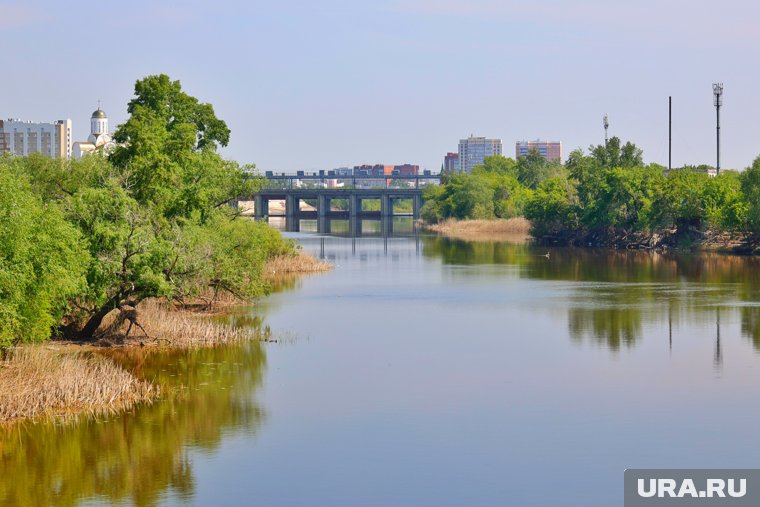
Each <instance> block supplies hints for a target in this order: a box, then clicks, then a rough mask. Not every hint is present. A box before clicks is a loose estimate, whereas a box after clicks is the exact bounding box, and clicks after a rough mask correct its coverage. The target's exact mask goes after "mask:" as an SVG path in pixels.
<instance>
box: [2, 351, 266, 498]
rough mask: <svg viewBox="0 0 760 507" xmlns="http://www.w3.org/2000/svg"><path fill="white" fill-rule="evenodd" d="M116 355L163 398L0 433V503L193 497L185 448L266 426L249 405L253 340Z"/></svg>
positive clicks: (258, 363) (262, 360)
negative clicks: (0, 474)
mask: <svg viewBox="0 0 760 507" xmlns="http://www.w3.org/2000/svg"><path fill="white" fill-rule="evenodd" d="M114 356H115V357H114V358H115V360H117V361H118V362H119V363H120V364H123V365H124V367H125V368H127V369H130V370H133V371H135V374H137V375H138V376H140V377H142V378H146V379H149V380H153V381H156V382H157V383H159V384H160V385H161V386H162V389H164V394H163V396H162V398H163V399H162V400H160V401H158V402H156V403H154V404H152V405H150V406H142V407H139V408H137V409H135V410H134V411H132V412H130V413H127V414H124V415H122V416H119V417H116V418H114V419H112V420H109V421H96V420H92V419H89V420H88V419H84V420H82V421H81V422H79V423H77V424H67V425H63V426H61V425H56V424H53V423H41V424H36V425H26V426H19V427H16V428H13V429H9V430H6V431H4V432H2V433H0V457H1V458H2V463H3V467H4V470H6V471H7V473H6V474H5V476H4V480H2V481H0V505H63V506H67V505H77V504H79V503H80V502H81V501H82V500H84V499H87V498H93V497H99V498H101V499H103V500H105V501H108V502H109V503H113V502H120V501H128V502H131V503H134V504H135V505H138V506H146V505H155V504H156V503H157V502H158V501H159V499H160V498H162V496H163V495H164V494H165V493H167V492H168V491H169V490H171V491H172V492H174V493H175V494H177V495H178V496H179V497H181V498H183V497H184V498H189V497H190V496H192V494H193V488H194V479H193V471H192V464H191V463H190V461H189V459H188V454H187V452H188V448H189V447H196V448H202V449H206V450H213V449H216V448H217V447H218V446H219V444H220V442H221V439H222V434H223V433H224V432H225V431H229V430H230V429H235V430H237V431H242V432H249V433H253V432H255V431H256V429H257V428H258V427H259V426H260V425H261V424H262V422H263V419H264V414H263V411H262V409H261V408H260V407H259V406H258V404H257V403H256V402H255V400H254V399H253V393H254V392H255V391H256V389H257V388H258V387H259V386H260V385H261V382H262V374H263V371H264V368H265V365H266V357H265V352H264V349H263V346H262V345H261V344H260V343H258V342H249V343H246V344H244V345H241V346H237V347H217V348H205V349H199V350H194V351H153V352H150V353H145V352H143V351H141V350H136V349H126V350H121V351H117V352H115V353H114ZM178 382H181V383H182V385H181V386H180V385H179V384H178Z"/></svg>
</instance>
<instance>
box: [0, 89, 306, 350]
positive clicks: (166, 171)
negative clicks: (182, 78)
mask: <svg viewBox="0 0 760 507" xmlns="http://www.w3.org/2000/svg"><path fill="white" fill-rule="evenodd" d="M129 111H130V113H131V116H130V118H129V119H128V120H127V122H126V123H125V124H124V125H121V126H120V127H119V129H118V130H117V133H116V136H115V138H116V139H117V141H118V142H119V143H121V145H120V146H119V147H118V148H117V149H116V150H115V151H114V153H113V154H112V156H111V157H110V158H105V157H103V156H100V155H92V156H88V157H85V158H84V159H83V160H80V161H74V160H72V161H61V160H53V159H49V158H46V157H43V156H39V155H34V156H30V157H25V158H14V159H7V160H6V162H5V164H6V165H8V166H9V167H11V168H12V170H13V171H14V173H15V174H17V175H18V176H19V177H20V178H23V179H28V181H29V185H27V187H28V193H30V195H31V193H32V192H33V193H34V194H36V196H33V197H34V199H32V198H31V197H30V198H29V199H30V200H29V201H28V202H27V201H24V205H25V206H27V207H28V208H29V210H30V211H29V216H30V217H37V216H41V215H43V214H44V215H45V216H46V220H37V222H38V224H37V225H36V227H37V229H34V227H33V226H34V223H32V222H30V223H29V224H26V223H25V222H18V223H16V224H13V225H14V227H17V228H18V227H26V228H27V229H23V230H22V229H19V230H18V232H13V233H12V234H11V235H10V237H12V238H17V239H18V240H19V241H20V240H22V239H23V240H24V241H27V242H29V243H31V245H29V246H28V247H29V248H30V249H33V248H38V249H41V250H42V249H51V250H55V253H56V254H57V255H58V256H59V257H61V258H62V259H63V258H66V259H70V265H71V269H70V270H69V269H68V268H67V264H66V263H64V262H63V261H59V260H58V258H56V257H55V256H52V257H51V258H50V259H49V262H51V263H52V264H53V266H54V268H50V269H51V270H53V269H58V268H59V267H60V270H61V271H66V273H59V275H61V276H60V277H59V278H60V280H58V282H59V285H61V287H63V288H59V287H58V286H56V285H55V284H52V286H53V288H51V289H50V290H51V291H53V290H58V293H56V297H55V298H52V296H51V298H52V299H51V301H52V302H51V303H49V305H48V306H49V307H50V308H48V307H46V306H44V305H41V306H40V308H42V309H43V310H45V311H47V312H48V314H49V315H50V316H51V317H50V318H51V319H52V320H51V321H50V322H47V323H46V324H45V325H46V326H47V328H48V330H47V332H43V331H41V330H39V329H37V331H35V333H33V334H32V335H30V336H33V337H35V338H38V337H42V338H44V337H47V336H48V335H49V328H50V326H51V325H53V324H55V323H57V322H60V317H61V316H62V315H61V314H62V312H61V310H62V309H63V308H64V306H65V303H66V302H67V301H68V303H70V305H69V308H70V311H68V312H67V314H66V315H65V317H64V319H63V320H64V321H65V323H66V326H65V327H64V330H65V331H66V332H67V333H70V334H74V335H77V336H79V337H82V338H91V337H93V336H94V333H95V331H96V330H97V328H98V327H99V325H100V323H101V322H102V319H103V318H104V316H105V315H106V314H107V313H108V312H110V311H111V310H113V309H115V308H122V307H124V306H134V305H136V304H137V303H139V302H140V301H141V300H143V299H145V298H148V297H156V296H158V297H165V298H175V299H185V298H188V297H195V296H199V295H201V294H205V293H207V292H209V291H211V292H212V293H213V294H214V295H216V294H217V293H218V292H219V291H227V292H231V293H234V294H235V295H237V296H239V297H241V298H251V297H255V296H259V295H261V294H263V293H264V292H266V290H267V284H266V283H265V282H264V281H263V279H262V276H261V275H262V269H263V265H264V262H266V260H268V259H270V258H272V257H274V256H277V255H282V254H287V253H292V252H293V251H294V250H295V248H294V245H293V243H292V242H290V241H286V240H284V239H283V238H282V236H281V235H280V234H279V233H278V232H276V231H274V230H273V229H271V228H269V227H268V226H267V225H265V224H259V223H254V222H253V221H250V220H248V219H244V218H241V217H239V216H238V214H237V212H236V210H234V209H233V208H231V207H230V206H228V205H227V204H229V203H231V202H233V201H235V200H236V199H237V198H238V197H240V196H241V195H246V194H250V193H252V192H253V190H254V189H255V188H256V186H257V185H259V184H260V181H261V180H260V179H259V178H252V177H250V169H251V167H250V166H245V167H241V166H239V165H238V164H237V163H234V162H230V161H226V160H224V159H222V158H221V157H220V156H219V155H218V154H217V153H215V151H214V150H215V148H216V147H217V145H225V144H226V143H227V142H228V140H229V130H228V129H227V127H226V125H225V124H224V122H223V121H221V120H218V119H217V118H216V117H215V116H214V112H213V108H212V107H211V106H210V105H208V104H201V103H199V102H198V100H197V99H195V98H193V97H190V96H189V95H186V94H185V93H184V92H182V90H181V87H180V85H179V82H177V81H174V82H172V81H170V80H169V78H168V77H167V76H164V75H161V76H150V77H148V78H145V79H143V80H140V81H138V82H137V84H136V85H135V98H134V99H133V100H132V101H131V102H130V104H129ZM15 190H18V189H15V188H11V187H9V190H8V192H9V194H14V191H15ZM19 195H21V196H23V195H26V194H24V193H23V192H22V193H21V194H19ZM17 198H21V197H17ZM35 199H36V201H39V202H38V203H37V204H35ZM0 206H17V204H16V202H15V201H13V200H9V199H6V198H5V197H3V200H2V202H1V203H0ZM37 208H40V209H39V210H37ZM48 210H52V211H51V212H50V213H47V211H48ZM43 212H44V213H43ZM30 220H31V218H30ZM59 229H60V231H59ZM54 231H59V232H54ZM9 234H10V233H9ZM48 236H49V237H50V241H52V243H51V244H53V245H56V248H53V247H51V246H50V245H49V244H47V243H45V241H47V240H48ZM34 237H40V238H42V240H43V241H41V242H40V241H37V242H35V241H30V238H34ZM64 245H68V246H67V247H65V248H64ZM21 251H23V249H22V250H21ZM30 251H33V250H30ZM9 252H10V250H9ZM40 255H41V254H40ZM29 256H30V257H31V256H32V254H31V253H30V254H29ZM38 258H39V259H45V257H44V256H39V257H38ZM40 262H41V261H40ZM67 262H68V261H67ZM56 263H58V264H56ZM59 264H61V266H59ZM18 266H19V267H17V268H16V269H22V268H23V269H27V270H31V271H33V272H34V274H35V275H37V276H43V274H45V273H46V272H45V268H44V267H40V268H38V267H36V265H35V266H32V267H29V268H24V267H23V266H24V265H23V263H21V264H18ZM39 273H42V274H39ZM64 274H65V275H70V277H73V278H75V279H76V280H78V281H79V282H80V283H79V284H78V285H76V286H74V285H73V282H71V283H69V282H70V280H69V279H68V278H67V277H66V276H63V275H64ZM9 276H10V275H9ZM23 277H24V279H25V280H26V282H27V283H30V284H39V283H40V281H38V280H35V279H34V278H33V277H32V275H31V274H29V275H27V274H23ZM81 282H84V283H81ZM64 288H65V289H66V290H64ZM8 290H10V289H8ZM19 290H20V289H19ZM0 297H3V293H2V291H0ZM18 297H21V296H18ZM24 306H25V307H26V306H28V307H29V308H30V311H31V309H33V305H32V304H29V305H27V304H25V305H24ZM4 308H5V307H4ZM8 308H11V310H12V309H13V307H12V306H9V307H8ZM59 308H60V310H58V309H59ZM11 310H8V311H11ZM53 310H55V311H53ZM3 311H5V310H3ZM56 312H57V313H56ZM6 328H7V329H11V328H10V327H8V326H3V329H6ZM16 329H20V328H19V325H16ZM19 332H20V331H16V332H14V335H13V336H14V337H18V336H19Z"/></svg>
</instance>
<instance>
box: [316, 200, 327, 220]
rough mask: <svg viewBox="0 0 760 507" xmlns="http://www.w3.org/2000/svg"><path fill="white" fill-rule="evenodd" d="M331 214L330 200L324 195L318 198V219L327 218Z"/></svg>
mask: <svg viewBox="0 0 760 507" xmlns="http://www.w3.org/2000/svg"><path fill="white" fill-rule="evenodd" d="M329 213H330V198H329V197H328V196H326V195H324V194H320V195H318V196H317V217H319V218H320V219H321V218H325V217H326V216H327V215H328V214H329Z"/></svg>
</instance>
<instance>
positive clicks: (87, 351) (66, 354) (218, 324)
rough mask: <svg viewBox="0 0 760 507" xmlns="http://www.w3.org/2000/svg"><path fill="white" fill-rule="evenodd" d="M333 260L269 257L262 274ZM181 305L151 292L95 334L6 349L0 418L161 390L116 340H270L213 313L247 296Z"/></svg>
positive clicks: (131, 401) (57, 412)
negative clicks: (141, 375)
mask: <svg viewBox="0 0 760 507" xmlns="http://www.w3.org/2000/svg"><path fill="white" fill-rule="evenodd" d="M331 268H332V266H331V265H330V264H329V263H327V262H324V261H320V260H318V259H315V258H314V257H312V256H310V255H308V254H305V253H303V252H300V251H299V252H297V253H295V254H293V255H282V256H277V257H274V258H272V259H270V260H269V261H268V262H267V264H266V265H265V268H264V277H265V279H267V280H270V281H273V282H274V281H276V280H278V279H279V277H282V276H292V277H297V276H302V275H305V274H309V273H320V272H325V271H328V270H330V269H331ZM207 302H208V301H200V302H199V303H197V304H186V305H179V304H177V303H174V302H168V301H166V300H161V299H147V300H144V301H142V302H141V303H140V304H139V305H137V306H136V307H135V308H134V309H132V310H130V311H129V313H128V315H126V317H125V316H124V315H123V314H122V312H123V310H118V309H117V310H114V311H113V312H111V313H110V314H109V315H108V316H107V317H106V318H105V319H104V320H103V323H102V325H101V328H100V329H99V330H98V335H97V340H92V341H87V342H79V343H76V342H62V341H53V342H50V343H49V344H47V345H26V346H20V347H14V348H9V349H7V350H6V352H5V355H4V358H3V360H2V363H0V424H7V423H13V422H18V421H23V420H37V419H45V418H57V419H70V418H75V417H77V416H80V415H93V416H99V415H111V414H114V413H118V412H121V411H124V410H128V409H130V408H131V407H133V406H134V405H137V404H140V403H150V402H152V401H153V400H155V399H156V398H158V397H159V396H161V386H160V385H157V384H154V383H151V382H148V381H146V380H141V379H138V378H137V377H135V376H134V375H132V373H130V372H129V371H126V370H124V369H123V368H121V367H120V366H119V365H117V364H116V363H115V362H114V361H113V360H112V359H111V358H109V357H108V355H107V354H106V355H104V354H101V353H100V352H101V351H103V350H107V349H108V348H112V347H119V348H123V347H127V348H134V347H139V348H145V349H146V351H147V350H150V349H151V348H166V347H170V348H174V349H189V348H195V347H214V346H220V345H229V344H233V343H241V342H244V341H248V340H263V341H269V340H271V337H270V336H269V335H268V333H265V332H262V331H261V330H260V329H257V328H253V327H251V328H248V327H238V326H234V325H231V324H228V323H225V322H223V321H221V320H218V319H213V318H212V317H213V315H214V314H218V313H219V309H220V307H230V306H234V305H240V304H248V303H247V302H246V301H243V300H240V299H235V298H231V297H224V298H221V299H217V300H216V301H214V302H213V303H214V304H213V305H211V306H209V305H208V304H206V303H207Z"/></svg>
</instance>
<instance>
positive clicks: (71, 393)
mask: <svg viewBox="0 0 760 507" xmlns="http://www.w3.org/2000/svg"><path fill="white" fill-rule="evenodd" d="M157 395H158V388H157V387H155V386H153V385H151V384H149V383H148V382H144V381H142V380H139V379H137V378H135V377H134V376H132V375H131V374H130V373H128V372H126V371H125V370H123V369H121V368H119V367H118V366H117V365H116V364H114V363H113V362H111V361H110V360H108V359H106V358H105V357H102V356H100V355H98V354H93V353H87V352H84V353H82V352H70V351H62V350H56V349H53V348H48V347H43V346H28V347H22V348H17V349H10V350H8V351H7V354H6V357H5V359H4V360H3V361H2V363H0V422H10V421H15V420H19V419H34V418H40V417H54V416H69V417H71V416H76V415H78V414H93V415H102V414H110V413H114V412H117V411H121V410H125V409H127V408H129V407H131V406H132V405H135V404H137V403H142V402H147V401H150V400H152V399H153V398H155V397H156V396H157Z"/></svg>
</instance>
